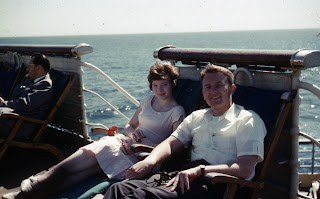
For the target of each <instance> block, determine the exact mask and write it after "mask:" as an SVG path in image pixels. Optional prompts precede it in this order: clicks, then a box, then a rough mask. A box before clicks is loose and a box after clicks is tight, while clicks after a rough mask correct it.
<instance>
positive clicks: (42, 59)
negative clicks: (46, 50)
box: [33, 54, 50, 72]
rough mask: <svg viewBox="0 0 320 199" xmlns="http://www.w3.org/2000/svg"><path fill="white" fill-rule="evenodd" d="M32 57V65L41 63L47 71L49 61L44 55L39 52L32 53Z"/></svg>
mask: <svg viewBox="0 0 320 199" xmlns="http://www.w3.org/2000/svg"><path fill="white" fill-rule="evenodd" d="M33 57H34V59H33V64H34V65H41V66H42V68H43V69H44V70H45V71H47V72H49V70H50V62H49V60H48V58H47V57H46V56H45V55H43V54H39V55H34V56H33Z"/></svg>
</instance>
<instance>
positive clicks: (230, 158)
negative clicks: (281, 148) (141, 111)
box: [105, 65, 266, 199]
mask: <svg viewBox="0 0 320 199" xmlns="http://www.w3.org/2000/svg"><path fill="white" fill-rule="evenodd" d="M201 82H202V94H203V97H204V99H205V101H206V102H207V104H208V105H209V106H210V108H209V109H203V110H198V111H195V112H193V113H192V114H191V115H189V116H188V117H187V118H186V119H185V120H184V121H183V122H182V123H181V125H180V126H179V127H178V128H177V130H176V131H175V132H173V134H172V135H171V136H170V137H169V138H167V139H166V140H165V141H163V142H162V143H161V144H159V145H158V146H157V147H156V148H155V149H154V150H153V151H152V153H151V154H150V155H149V156H148V157H147V158H146V159H145V160H143V161H141V162H138V163H137V164H135V165H133V166H132V167H131V168H129V169H128V171H127V175H126V178H127V179H141V178H143V177H145V176H146V175H147V174H148V173H149V172H150V171H151V170H152V168H153V167H154V166H155V165H156V164H157V163H159V162H162V161H164V160H165V159H167V158H168V157H170V156H171V155H172V154H173V153H175V152H178V151H181V150H182V149H184V148H185V147H187V146H189V144H192V151H191V161H194V162H196V161H198V162H201V163H202V164H206V166H205V165H200V166H193V167H191V168H190V169H186V170H183V171H181V172H179V173H178V174H177V175H176V176H175V177H174V178H173V179H171V180H170V181H169V182H168V183H167V184H165V185H160V186H159V185H155V183H151V182H152V181H150V180H147V181H142V180H127V181H124V182H120V183H116V184H114V185H112V186H111V187H110V188H109V189H108V191H107V193H106V195H105V198H108V199H109V198H125V197H127V198H195V197H197V198H209V197H210V198H212V195H213V194H215V193H214V191H219V190H217V189H216V190H214V189H213V191H212V190H211V189H206V188H205V187H204V186H203V182H200V181H197V180H195V179H196V178H199V177H201V176H204V175H205V174H207V173H210V172H219V173H225V174H230V175H234V176H238V177H240V178H244V179H248V180H250V179H252V178H253V176H254V168H255V166H256V164H257V163H258V162H261V161H262V160H263V153H264V152H263V149H264V144H263V141H264V137H265V135H266V128H265V125H264V123H263V121H262V119H261V118H260V117H259V116H258V115H257V114H256V113H254V112H253V111H247V110H245V109H244V108H243V107H242V106H239V105H236V104H234V103H233V102H232V94H233V93H234V91H235V89H236V86H235V85H234V83H233V74H232V72H231V71H230V70H228V69H226V68H223V67H219V66H215V65H208V66H207V67H206V69H204V70H203V71H202V72H201Z"/></svg>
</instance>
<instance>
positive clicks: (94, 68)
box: [81, 62, 140, 128]
mask: <svg viewBox="0 0 320 199" xmlns="http://www.w3.org/2000/svg"><path fill="white" fill-rule="evenodd" d="M81 66H85V67H88V68H90V69H92V70H94V71H96V72H97V73H98V74H99V75H100V76H102V77H103V78H104V79H105V80H107V82H109V84H111V86H113V87H114V88H116V89H117V90H118V91H119V92H120V93H122V94H123V95H124V96H125V97H126V98H127V99H129V100H130V101H131V102H132V103H133V104H134V105H136V106H137V107H138V106H139V105H140V103H139V102H138V101H137V100H136V99H135V98H134V97H133V96H131V95H130V94H129V93H128V92H127V91H126V90H124V89H123V88H122V87H121V86H120V85H119V84H117V83H116V82H115V81H113V79H111V77H109V76H108V75H107V74H105V73H104V72H103V71H102V70H100V69H99V68H98V67H96V66H94V65H93V64H90V63H87V62H81ZM83 91H85V92H88V93H91V94H93V95H95V96H97V97H98V98H100V99H101V100H102V101H103V102H104V103H106V104H107V105H108V106H110V107H111V108H112V109H113V110H114V111H116V112H117V113H119V114H120V115H121V116H122V117H123V118H125V119H126V120H128V121H129V120H130V119H129V118H128V117H127V116H125V115H124V114H123V113H122V112H121V111H119V110H118V109H117V108H115V107H114V106H113V105H112V104H111V103H110V102H108V101H107V100H106V99H104V98H103V97H102V96H101V95H99V94H98V93H96V92H94V91H91V90H88V89H83ZM87 125H92V126H102V127H104V128H106V127H105V126H104V125H103V124H93V123H87Z"/></svg>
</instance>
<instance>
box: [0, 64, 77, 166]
mask: <svg viewBox="0 0 320 199" xmlns="http://www.w3.org/2000/svg"><path fill="white" fill-rule="evenodd" d="M49 73H50V77H51V79H52V86H53V89H54V90H53V99H52V104H51V109H50V112H49V113H48V116H47V118H46V119H44V120H39V119H34V118H29V117H25V116H23V115H19V114H16V113H5V114H2V115H1V117H3V118H8V119H9V118H15V119H16V124H15V126H14V127H13V129H12V130H11V132H10V134H9V135H8V137H7V138H5V139H3V138H1V139H0V144H1V145H2V146H1V145H0V146H1V148H0V159H1V158H2V157H3V155H4V154H5V152H6V150H7V148H8V147H9V146H15V147H20V148H29V149H42V150H46V151H49V152H50V153H52V154H53V155H54V156H56V157H57V159H58V160H59V161H60V160H62V159H63V158H64V156H63V154H62V152H61V151H60V150H59V149H58V148H56V147H55V146H52V145H50V144H47V143H40V138H41V136H42V134H43V133H44V131H45V130H46V128H47V125H48V124H49V123H50V122H51V120H52V119H53V117H54V115H55V113H56V111H57V110H58V108H59V107H60V105H61V103H62V101H63V100H64V98H65V96H66V95H67V93H68V91H69V89H70V88H71V85H72V84H73V82H74V80H75V76H73V75H68V74H64V73H62V72H59V71H57V70H54V69H51V70H50V72H49ZM25 121H26V122H31V123H36V124H39V128H38V130H37V131H36V132H35V133H34V137H33V139H32V140H30V141H16V140H14V138H15V135H16V133H17V132H18V130H19V129H20V127H21V125H22V123H23V122H25Z"/></svg>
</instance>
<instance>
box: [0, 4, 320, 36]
mask: <svg viewBox="0 0 320 199" xmlns="http://www.w3.org/2000/svg"><path fill="white" fill-rule="evenodd" d="M296 28H299V29H300V28H303V29H305V28H319V32H320V0H1V2H0V37H18V36H51V35H95V34H128V33H169V32H203V31H232V30H265V29H296Z"/></svg>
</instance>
